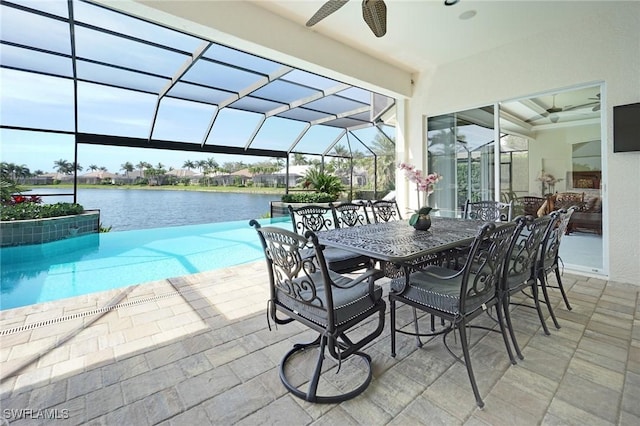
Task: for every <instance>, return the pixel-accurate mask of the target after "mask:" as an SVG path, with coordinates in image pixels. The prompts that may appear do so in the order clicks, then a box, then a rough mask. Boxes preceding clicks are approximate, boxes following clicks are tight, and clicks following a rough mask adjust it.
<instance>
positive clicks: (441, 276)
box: [389, 222, 517, 407]
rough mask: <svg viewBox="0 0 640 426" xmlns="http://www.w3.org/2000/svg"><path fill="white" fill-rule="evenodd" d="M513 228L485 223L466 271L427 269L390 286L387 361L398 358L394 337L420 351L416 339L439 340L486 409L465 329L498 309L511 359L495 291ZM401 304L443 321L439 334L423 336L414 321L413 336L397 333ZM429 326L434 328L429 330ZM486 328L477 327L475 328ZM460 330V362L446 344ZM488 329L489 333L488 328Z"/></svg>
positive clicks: (471, 252)
mask: <svg viewBox="0 0 640 426" xmlns="http://www.w3.org/2000/svg"><path fill="white" fill-rule="evenodd" d="M516 231H517V225H516V223H515V222H508V223H505V224H495V223H488V224H486V225H484V226H483V227H482V228H481V230H480V231H479V232H478V235H477V236H476V238H475V239H474V241H473V243H472V245H471V248H470V250H469V255H468V257H467V258H466V262H465V264H464V267H463V268H462V269H461V270H452V269H448V268H443V267H439V266H427V267H426V268H425V269H423V270H421V271H416V272H413V273H411V274H408V275H407V276H405V277H400V278H396V279H394V280H392V281H391V290H390V292H389V302H390V308H391V356H394V357H395V355H396V340H395V339H396V332H398V333H402V334H407V335H411V336H416V338H417V340H418V346H421V345H422V343H421V342H420V340H419V339H420V336H434V335H438V334H442V335H443V342H444V344H445V347H446V348H447V350H448V351H449V352H450V353H451V354H452V355H453V356H454V357H455V358H456V360H458V361H460V362H462V363H464V364H465V366H466V368H467V374H468V375H469V380H470V382H471V388H472V389H473V393H474V395H475V398H476V403H477V404H478V406H479V407H483V406H484V402H483V401H482V398H481V397H480V392H479V391H478V386H477V384H476V380H475V376H474V373H473V369H472V367H471V356H470V353H469V343H468V341H467V327H470V326H471V325H470V322H471V321H472V320H473V319H474V318H476V317H477V316H479V315H481V314H482V313H484V312H486V311H487V309H489V308H491V307H493V306H496V307H498V309H496V313H497V315H498V320H497V321H498V324H499V328H500V332H501V333H502V337H503V340H504V343H505V347H506V349H507V352H508V353H509V356H510V359H513V355H512V354H511V346H510V345H509V341H508V339H509V337H508V335H507V330H506V327H505V325H504V322H503V318H502V310H501V309H499V306H497V305H498V304H499V299H498V286H499V285H500V277H501V274H502V271H503V268H504V262H505V258H506V255H507V251H508V249H509V247H510V244H511V241H512V239H513V238H514V237H515V235H516ZM397 302H401V303H404V304H407V305H409V306H411V307H413V308H415V309H418V310H421V311H424V312H426V313H427V314H430V315H428V316H429V317H430V318H432V316H436V317H439V318H441V319H442V320H444V321H445V322H446V325H445V326H444V327H443V328H442V329H439V330H436V331H431V332H429V333H421V332H420V331H419V328H418V322H417V321H416V322H415V324H414V325H415V331H414V332H412V331H408V330H398V329H396V303H397ZM432 327H433V326H432ZM474 327H480V328H485V327H481V326H474ZM455 330H458V332H459V333H460V344H461V346H462V354H463V357H462V359H461V358H460V357H459V356H457V355H456V354H454V353H453V352H452V351H451V349H450V348H449V346H448V345H447V341H446V336H447V335H448V334H449V333H450V332H451V331H455ZM491 330H492V329H491Z"/></svg>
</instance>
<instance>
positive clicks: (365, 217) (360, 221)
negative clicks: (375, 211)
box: [329, 203, 371, 228]
mask: <svg viewBox="0 0 640 426" xmlns="http://www.w3.org/2000/svg"><path fill="white" fill-rule="evenodd" d="M329 207H330V208H331V213H332V214H333V223H334V224H335V226H336V228H347V227H352V226H359V225H366V224H369V223H371V222H370V221H369V214H368V213H367V205H366V204H364V203H340V204H333V203H329Z"/></svg>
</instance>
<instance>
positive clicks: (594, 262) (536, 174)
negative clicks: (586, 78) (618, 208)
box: [500, 85, 606, 274]
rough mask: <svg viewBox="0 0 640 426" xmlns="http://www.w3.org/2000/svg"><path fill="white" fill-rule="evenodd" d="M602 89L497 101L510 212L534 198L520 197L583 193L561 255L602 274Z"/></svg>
mask: <svg viewBox="0 0 640 426" xmlns="http://www.w3.org/2000/svg"><path fill="white" fill-rule="evenodd" d="M601 89H602V88H601V86H600V85H597V86H591V87H585V88H581V89H576V90H568V91H557V92H552V93H548V94H542V95H538V96H535V97H531V98H526V99H520V100H516V101H510V102H504V103H501V104H500V132H501V135H504V136H503V137H501V143H500V153H501V154H500V157H501V167H500V170H501V174H502V176H501V179H500V190H501V193H502V197H504V198H506V197H511V198H512V199H514V200H515V206H516V207H515V209H514V211H515V214H520V213H522V212H523V211H524V208H525V207H527V206H528V203H529V202H530V201H531V200H532V199H533V200H535V199H536V198H527V199H526V202H525V198H524V197H537V199H540V200H541V202H544V200H546V199H548V198H549V197H553V198H554V199H556V198H562V196H563V195H564V194H565V193H572V194H578V196H579V197H582V198H583V200H584V204H583V207H582V208H581V210H580V211H577V212H576V213H574V215H573V216H572V219H571V221H570V223H569V232H568V233H567V234H565V235H564V236H563V238H562V244H561V246H560V256H561V257H562V260H563V263H564V264H565V266H566V267H568V268H571V269H574V270H583V271H586V272H589V273H596V274H598V273H602V274H604V273H606V270H605V265H604V260H603V247H602V241H603V240H602V232H603V229H602V223H603V222H604V221H603V214H604V212H603V210H602V199H603V196H604V193H603V190H602V187H601V179H602V157H601V152H602V144H601V142H600V139H601V117H600V96H601ZM554 101H555V107H554ZM530 208H531V207H529V209H530ZM536 213H537V211H534V212H533V214H536Z"/></svg>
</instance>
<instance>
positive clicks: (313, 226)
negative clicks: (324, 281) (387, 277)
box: [289, 205, 373, 273]
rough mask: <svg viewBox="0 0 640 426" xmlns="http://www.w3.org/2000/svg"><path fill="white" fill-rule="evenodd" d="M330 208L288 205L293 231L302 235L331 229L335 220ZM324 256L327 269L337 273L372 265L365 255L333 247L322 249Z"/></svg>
mask: <svg viewBox="0 0 640 426" xmlns="http://www.w3.org/2000/svg"><path fill="white" fill-rule="evenodd" d="M330 210H331V208H329V207H324V206H314V205H308V206H302V207H297V208H294V207H292V206H289V214H290V216H291V223H292V224H293V230H294V232H296V233H298V234H299V235H304V234H305V233H306V232H307V231H311V232H314V233H315V232H320V231H327V230H329V229H333V228H334V225H335V224H336V223H337V222H334V219H333V217H331V216H332V214H331V213H330ZM307 245H309V244H307ZM324 257H325V259H326V261H327V264H328V265H329V269H331V270H333V271H335V272H339V273H346V272H353V271H357V270H359V269H366V268H369V267H371V266H372V265H373V262H372V260H371V259H370V258H368V257H366V256H362V255H360V254H357V253H354V252H351V251H348V250H343V249H339V248H334V247H327V248H326V249H325V251H324Z"/></svg>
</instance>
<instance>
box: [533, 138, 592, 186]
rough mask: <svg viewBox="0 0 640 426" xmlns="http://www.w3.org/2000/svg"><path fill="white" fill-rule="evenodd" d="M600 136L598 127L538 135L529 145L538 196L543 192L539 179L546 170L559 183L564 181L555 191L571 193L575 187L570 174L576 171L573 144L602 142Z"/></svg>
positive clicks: (557, 184) (534, 183)
mask: <svg viewBox="0 0 640 426" xmlns="http://www.w3.org/2000/svg"><path fill="white" fill-rule="evenodd" d="M600 133H601V132H600V126H598V125H588V126H572V127H562V128H560V129H557V130H551V129H550V130H543V131H539V132H537V133H536V137H535V139H534V140H531V141H530V142H529V179H530V188H531V190H532V191H534V194H537V192H539V191H540V190H541V186H540V181H538V176H540V171H541V170H543V169H544V171H545V173H550V174H552V175H553V176H554V177H555V178H556V179H562V180H561V181H560V182H558V183H556V184H555V191H557V192H563V191H566V190H568V189H569V188H570V187H571V183H570V182H567V172H571V171H572V169H573V167H572V152H573V144H576V143H580V142H587V141H592V140H600ZM559 159H561V160H559Z"/></svg>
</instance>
